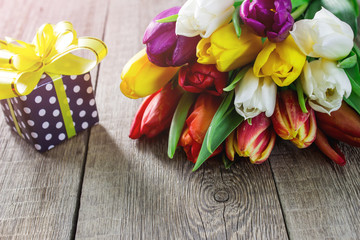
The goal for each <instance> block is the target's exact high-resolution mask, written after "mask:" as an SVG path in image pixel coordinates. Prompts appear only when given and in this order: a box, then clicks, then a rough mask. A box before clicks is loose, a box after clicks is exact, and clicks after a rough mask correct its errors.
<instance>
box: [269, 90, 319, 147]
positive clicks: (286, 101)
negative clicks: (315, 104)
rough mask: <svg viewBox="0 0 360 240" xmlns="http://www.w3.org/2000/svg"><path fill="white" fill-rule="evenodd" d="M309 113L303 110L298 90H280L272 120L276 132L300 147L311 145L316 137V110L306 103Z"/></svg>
mask: <svg viewBox="0 0 360 240" xmlns="http://www.w3.org/2000/svg"><path fill="white" fill-rule="evenodd" d="M306 109H307V111H308V112H307V113H304V112H302V111H301V108H300V105H299V102H298V99H297V95H296V92H294V91H291V90H285V91H280V92H279V94H278V96H277V101H276V105H275V111H274V114H273V115H272V116H271V121H272V123H273V125H274V129H275V132H276V133H277V134H278V135H279V136H280V137H281V138H283V139H285V140H290V141H291V142H293V143H294V144H295V145H296V146H297V147H298V148H306V147H308V146H310V145H311V144H312V143H313V142H314V141H315V138H316V129H317V126H316V119H315V113H314V110H312V109H311V108H310V107H309V105H308V104H306Z"/></svg>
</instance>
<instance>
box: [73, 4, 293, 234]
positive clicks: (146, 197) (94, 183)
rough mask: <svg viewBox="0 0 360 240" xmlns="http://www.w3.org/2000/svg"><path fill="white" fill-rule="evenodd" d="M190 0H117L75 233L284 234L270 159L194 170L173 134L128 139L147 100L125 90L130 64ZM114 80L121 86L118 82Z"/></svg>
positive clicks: (214, 164) (109, 27)
mask: <svg viewBox="0 0 360 240" xmlns="http://www.w3.org/2000/svg"><path fill="white" fill-rule="evenodd" d="M183 2H184V1H181V2H179V1H174V0H172V1H165V0H161V1H156V4H154V1H139V0H138V1H131V2H128V1H111V3H110V8H109V14H108V21H107V27H106V31H105V32H106V34H105V41H106V43H107V44H108V46H109V49H110V53H109V56H108V57H107V59H106V60H105V61H104V62H103V64H102V66H101V69H100V73H99V83H98V87H97V101H98V104H99V105H98V108H99V115H100V117H101V124H100V126H97V127H95V128H93V129H92V130H91V136H90V142H89V151H88V157H87V162H86V171H85V177H84V183H83V188H82V194H81V207H80V213H79V222H78V226H77V234H76V238H77V239H119V238H121V239H236V238H239V239H286V238H287V233H286V229H285V225H284V220H283V218H282V214H281V209H280V204H279V200H278V196H277V193H276V188H275V185H274V180H273V178H272V174H271V170H270V167H269V164H268V163H266V164H264V165H262V166H252V165H251V164H249V163H248V161H247V160H246V161H245V160H244V161H243V162H241V163H240V164H238V165H236V166H235V167H234V168H233V169H232V170H231V171H227V170H224V169H223V167H222V163H221V160H220V159H217V160H214V161H213V162H209V163H207V164H205V166H204V167H203V168H202V169H201V170H200V171H197V172H195V173H192V172H191V169H192V167H193V164H192V163H190V162H189V161H187V160H186V157H185V155H184V153H183V152H182V151H179V152H177V154H176V157H175V158H174V159H172V160H171V159H168V157H167V156H166V152H167V150H166V148H167V134H166V133H164V134H163V135H161V136H159V137H157V138H155V139H152V140H145V139H142V140H139V141H134V140H131V139H129V138H128V133H129V127H130V124H131V121H132V118H133V117H134V115H135V112H136V110H137V108H138V106H139V104H140V102H141V100H131V99H127V98H126V97H124V96H123V95H122V94H121V93H120V90H119V84H120V73H121V69H122V67H123V66H124V64H125V63H126V62H127V61H128V59H129V58H130V57H132V56H133V55H134V54H135V53H136V52H137V51H139V50H140V49H141V48H143V46H142V44H141V39H142V35H143V32H144V30H145V28H146V26H147V24H148V23H149V21H150V20H151V19H152V18H153V17H154V16H155V15H156V14H157V13H159V12H160V11H163V10H164V9H166V8H169V7H172V6H176V5H181V4H182V3H183ZM114 85H116V87H114Z"/></svg>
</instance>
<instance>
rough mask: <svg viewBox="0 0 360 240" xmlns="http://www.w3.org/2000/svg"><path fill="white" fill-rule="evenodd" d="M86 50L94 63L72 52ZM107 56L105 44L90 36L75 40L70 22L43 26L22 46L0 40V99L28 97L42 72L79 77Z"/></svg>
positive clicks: (17, 43)
mask: <svg viewBox="0 0 360 240" xmlns="http://www.w3.org/2000/svg"><path fill="white" fill-rule="evenodd" d="M77 50H90V52H92V53H93V54H94V55H95V57H96V60H91V59H87V58H83V57H79V56H76V55H74V54H72V52H74V51H77ZM106 55H107V48H106V45H105V44H104V43H103V42H102V41H101V40H99V39H96V38H92V37H80V38H77V36H76V32H75V30H74V29H73V26H72V24H71V23H70V22H59V23H58V24H56V25H51V24H45V25H43V26H42V27H41V28H40V29H39V30H38V32H37V33H36V36H35V38H34V40H33V42H32V43H31V44H30V43H26V42H23V41H20V40H15V39H12V38H6V39H5V41H2V40H0V99H7V98H11V97H17V96H23V95H28V94H29V93H31V92H32V91H33V90H34V88H35V87H36V85H37V84H38V82H39V81H40V78H41V76H42V74H43V73H48V74H58V75H81V74H84V73H86V72H89V71H90V70H91V69H92V68H94V67H95V66H96V65H97V64H98V63H99V62H100V61H101V60H102V59H103V58H104V57H105V56H106Z"/></svg>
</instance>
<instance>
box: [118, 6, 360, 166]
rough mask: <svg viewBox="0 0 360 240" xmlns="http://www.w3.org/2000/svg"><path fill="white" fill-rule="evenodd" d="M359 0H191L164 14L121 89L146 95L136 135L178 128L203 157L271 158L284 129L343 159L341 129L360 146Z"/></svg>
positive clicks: (174, 137)
mask: <svg viewBox="0 0 360 240" xmlns="http://www.w3.org/2000/svg"><path fill="white" fill-rule="evenodd" d="M358 14H359V7H358V4H357V1H356V0H312V1H310V0H291V1H290V0H235V1H234V0H188V1H187V2H186V3H185V4H184V5H183V6H182V7H173V8H170V9H167V10H165V11H163V12H161V13H160V14H158V15H157V16H156V17H155V18H154V19H153V20H152V21H151V22H150V24H149V25H148V27H147V28H146V31H145V34H144V38H143V43H144V44H145V45H146V48H145V49H143V50H141V51H140V52H139V53H137V54H136V55H135V56H134V57H133V58H131V59H130V60H129V62H128V63H127V64H126V65H125V66H124V69H123V71H122V74H121V78H122V82H121V85H120V89H121V91H122V93H123V94H124V95H125V96H127V97H129V98H141V97H146V98H145V100H144V102H143V103H142V105H141V106H140V108H139V110H138V112H137V114H136V116H135V119H134V121H133V123H132V125H131V130H130V138H133V139H138V138H140V137H141V136H143V135H145V136H146V137H148V138H151V137H154V136H156V135H157V134H159V133H160V132H162V131H163V130H165V129H168V128H170V130H169V143H168V155H169V157H170V158H172V157H173V156H174V153H175V150H176V148H177V147H178V146H181V147H183V149H184V151H185V153H186V155H187V158H188V159H189V160H190V161H192V162H193V163H195V166H194V170H196V169H198V168H199V167H200V166H201V164H202V163H204V161H206V160H207V159H208V158H210V157H213V156H215V155H217V154H220V153H223V161H224V163H225V166H226V167H228V166H230V165H231V163H232V162H233V161H234V158H235V155H236V154H237V155H239V156H240V157H249V159H250V161H251V162H252V163H256V164H259V163H262V162H264V161H265V160H266V159H267V158H268V157H269V155H270V153H271V151H272V149H273V147H274V144H275V140H276V135H278V136H279V137H281V138H283V139H285V140H290V141H291V142H293V143H294V144H295V145H296V146H297V147H298V148H306V147H308V146H310V145H311V144H312V143H313V142H315V144H316V145H317V146H318V147H319V149H320V150H321V151H322V152H323V153H324V154H325V155H327V156H328V157H329V158H330V159H332V160H333V161H334V162H336V163H337V164H339V165H344V164H345V162H346V161H345V157H344V155H343V154H342V153H341V151H340V149H339V148H338V147H337V146H336V144H333V143H334V141H333V140H334V139H337V140H340V141H343V142H346V143H349V144H351V145H354V146H360V117H359V114H360V73H359V64H360V50H359V48H358V47H357V46H356V45H355V44H354V35H355V34H356V33H357V16H358Z"/></svg>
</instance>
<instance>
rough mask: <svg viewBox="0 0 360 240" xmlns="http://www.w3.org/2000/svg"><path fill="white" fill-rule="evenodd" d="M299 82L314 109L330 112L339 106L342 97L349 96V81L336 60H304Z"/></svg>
mask: <svg viewBox="0 0 360 240" xmlns="http://www.w3.org/2000/svg"><path fill="white" fill-rule="evenodd" d="M301 84H302V87H303V89H304V92H305V94H306V95H307V96H308V97H309V105H310V107H312V108H313V109H314V110H315V111H318V112H323V113H327V114H330V113H331V112H332V111H336V110H338V109H339V108H340V107H341V103H342V100H343V97H344V96H345V97H346V98H347V97H349V96H350V93H351V83H350V80H349V78H348V77H347V75H346V73H345V71H344V70H343V69H342V68H338V67H337V66H336V61H331V60H326V59H323V58H321V59H319V60H316V61H312V62H310V63H308V62H306V63H305V66H304V70H303V73H302V74H301Z"/></svg>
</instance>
